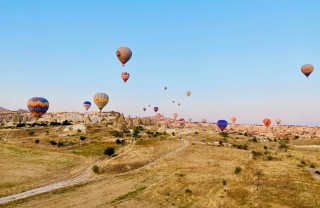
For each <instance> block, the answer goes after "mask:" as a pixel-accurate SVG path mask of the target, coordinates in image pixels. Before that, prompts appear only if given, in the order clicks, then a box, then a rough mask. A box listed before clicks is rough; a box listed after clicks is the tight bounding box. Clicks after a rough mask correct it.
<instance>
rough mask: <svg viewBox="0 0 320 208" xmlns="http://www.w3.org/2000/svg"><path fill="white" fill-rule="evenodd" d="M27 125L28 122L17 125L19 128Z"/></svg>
mask: <svg viewBox="0 0 320 208" xmlns="http://www.w3.org/2000/svg"><path fill="white" fill-rule="evenodd" d="M25 126H26V124H17V125H16V127H17V128H19V127H25Z"/></svg>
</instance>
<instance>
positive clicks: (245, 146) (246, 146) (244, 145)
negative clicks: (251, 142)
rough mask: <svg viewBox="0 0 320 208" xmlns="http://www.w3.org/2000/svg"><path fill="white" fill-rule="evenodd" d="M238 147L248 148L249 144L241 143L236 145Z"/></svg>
mask: <svg viewBox="0 0 320 208" xmlns="http://www.w3.org/2000/svg"><path fill="white" fill-rule="evenodd" d="M236 147H237V148H238V149H243V150H248V145H247V144H239V145H236Z"/></svg>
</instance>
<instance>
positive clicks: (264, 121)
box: [263, 118, 271, 127]
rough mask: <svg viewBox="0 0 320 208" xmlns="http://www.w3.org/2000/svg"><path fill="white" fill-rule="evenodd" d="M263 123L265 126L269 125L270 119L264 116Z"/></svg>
mask: <svg viewBox="0 0 320 208" xmlns="http://www.w3.org/2000/svg"><path fill="white" fill-rule="evenodd" d="M263 123H264V125H265V126H266V127H269V126H270V124H271V120H270V119H269V118H265V119H263Z"/></svg>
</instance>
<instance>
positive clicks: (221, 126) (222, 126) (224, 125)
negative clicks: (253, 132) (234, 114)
mask: <svg viewBox="0 0 320 208" xmlns="http://www.w3.org/2000/svg"><path fill="white" fill-rule="evenodd" d="M217 126H218V127H219V129H220V130H221V131H224V130H225V129H226V128H227V126H228V122H227V121H226V120H219V121H218V122H217Z"/></svg>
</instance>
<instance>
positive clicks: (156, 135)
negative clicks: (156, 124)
mask: <svg viewBox="0 0 320 208" xmlns="http://www.w3.org/2000/svg"><path fill="white" fill-rule="evenodd" d="M161 135H162V134H161V133H160V132H154V133H153V135H152V136H153V137H158V136H161Z"/></svg>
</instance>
